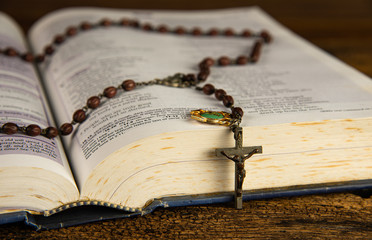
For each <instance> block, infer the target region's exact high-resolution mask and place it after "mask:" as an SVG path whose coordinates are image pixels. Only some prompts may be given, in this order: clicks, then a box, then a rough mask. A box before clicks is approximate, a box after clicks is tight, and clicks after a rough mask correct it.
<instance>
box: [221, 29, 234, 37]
mask: <svg viewBox="0 0 372 240" xmlns="http://www.w3.org/2000/svg"><path fill="white" fill-rule="evenodd" d="M223 34H224V35H225V36H233V35H235V32H234V30H233V29H231V28H227V29H225V31H224V32H223Z"/></svg>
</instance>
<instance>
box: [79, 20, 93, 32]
mask: <svg viewBox="0 0 372 240" xmlns="http://www.w3.org/2000/svg"><path fill="white" fill-rule="evenodd" d="M92 27H93V26H92V24H91V23H89V22H82V23H81V24H80V29H81V30H84V31H86V30H89V29H92Z"/></svg>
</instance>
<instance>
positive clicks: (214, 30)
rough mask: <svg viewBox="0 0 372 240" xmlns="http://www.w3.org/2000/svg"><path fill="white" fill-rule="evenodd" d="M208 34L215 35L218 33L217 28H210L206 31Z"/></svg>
mask: <svg viewBox="0 0 372 240" xmlns="http://www.w3.org/2000/svg"><path fill="white" fill-rule="evenodd" d="M207 34H208V35H209V36H216V35H218V34H219V31H218V29H217V28H211V29H210V30H209V31H208V33H207Z"/></svg>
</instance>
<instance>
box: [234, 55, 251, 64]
mask: <svg viewBox="0 0 372 240" xmlns="http://www.w3.org/2000/svg"><path fill="white" fill-rule="evenodd" d="M247 62H248V57H246V56H239V57H238V58H237V59H236V64H238V65H244V64H247Z"/></svg>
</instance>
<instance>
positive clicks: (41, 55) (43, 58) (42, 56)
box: [35, 54, 45, 63]
mask: <svg viewBox="0 0 372 240" xmlns="http://www.w3.org/2000/svg"><path fill="white" fill-rule="evenodd" d="M44 60H45V55H44V54H40V55H37V56H36V58H35V62H37V63H42V62H44Z"/></svg>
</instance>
